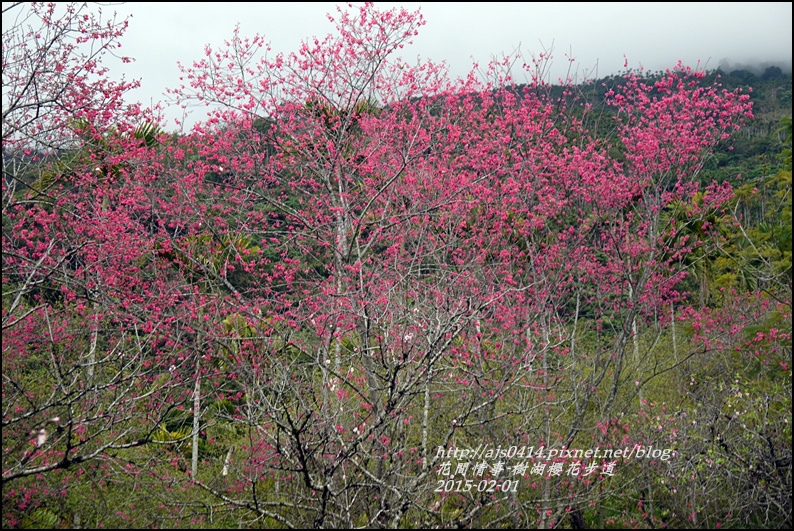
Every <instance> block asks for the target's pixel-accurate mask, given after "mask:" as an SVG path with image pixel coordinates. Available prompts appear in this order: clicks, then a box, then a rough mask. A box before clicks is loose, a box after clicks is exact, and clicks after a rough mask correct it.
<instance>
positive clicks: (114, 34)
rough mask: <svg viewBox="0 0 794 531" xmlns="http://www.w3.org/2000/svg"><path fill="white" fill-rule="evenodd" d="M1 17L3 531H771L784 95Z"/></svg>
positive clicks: (42, 8) (781, 504)
mask: <svg viewBox="0 0 794 531" xmlns="http://www.w3.org/2000/svg"><path fill="white" fill-rule="evenodd" d="M3 9H4V13H3V16H4V18H5V17H6V16H11V15H14V13H13V12H12V10H14V9H30V12H29V13H28V15H27V16H26V17H25V18H24V21H23V22H20V23H18V24H17V25H15V26H13V27H11V26H9V27H8V29H4V31H3V87H4V88H3V207H2V208H3V235H2V251H3V254H2V268H3V269H2V279H3V304H2V327H3V329H2V331H3V340H2V344H3V346H2V348H3V351H2V352H3V353H2V373H3V383H2V404H3V405H2V409H3V419H2V440H3V444H2V452H3V454H2V455H3V457H2V490H3V492H2V496H3V516H2V523H3V528H19V527H22V528H80V527H83V528H85V527H90V528H95V527H107V528H144V527H152V528H172V527H188V528H205V527H206V528H233V527H236V528H273V527H275V528H281V527H289V528H292V527H299V528H311V527H317V528H346V527H349V528H356V527H377V528H437V527H443V528H447V527H450V528H455V527H457V528H469V527H471V528H474V527H478V528H505V527H509V528H590V527H593V528H628V527H632V528H635V527H641V528H658V527H672V528H715V527H722V528H728V527H733V528H737V527H742V528H745V527H751V528H752V527H754V528H789V527H790V526H791V524H792V522H791V497H792V494H791V492H792V481H791V480H792V475H791V472H792V462H791V449H792V434H791V423H792V414H791V396H792V388H791V383H792V379H791V377H792V372H791V370H792V369H791V361H792V360H791V293H792V270H791V100H792V97H791V74H790V73H788V74H785V73H783V72H782V71H781V70H780V69H778V68H776V67H770V68H768V69H766V71H765V72H763V73H762V74H760V75H756V74H752V73H750V72H747V71H733V72H720V71H708V72H704V71H699V70H696V69H693V68H689V67H687V66H686V65H682V64H678V65H671V67H670V69H669V70H666V71H664V72H632V71H627V72H624V73H623V74H621V75H616V76H611V77H609V78H605V79H601V80H593V81H590V82H579V83H574V82H570V83H569V84H567V85H554V86H551V85H547V84H545V83H544V82H542V81H540V79H542V76H539V75H538V73H539V72H542V70H543V66H544V64H543V61H544V59H543V58H540V59H536V60H529V59H527V60H526V61H524V59H522V58H512V59H505V60H503V61H499V62H494V63H493V64H491V65H490V66H489V67H488V68H487V69H485V70H483V71H482V72H481V73H480V74H479V75H478V74H476V73H474V74H472V75H471V76H469V77H468V78H466V79H450V78H449V77H448V75H447V73H446V70H445V69H444V68H443V67H442V66H440V65H436V64H433V63H431V62H421V63H418V64H415V65H411V64H408V63H406V62H405V61H404V60H402V59H400V57H399V55H400V53H399V52H400V50H401V48H403V46H404V45H407V44H409V43H410V41H411V39H412V38H413V37H414V36H415V35H416V34H417V33H418V31H419V30H420V28H421V26H422V25H423V23H424V22H423V20H422V18H421V16H420V15H419V14H418V13H415V12H411V11H407V10H404V9H394V10H381V9H380V8H379V7H377V6H375V5H372V4H364V5H362V6H361V7H346V8H340V9H339V12H338V13H337V14H335V15H334V16H335V19H336V21H335V28H336V30H335V32H334V33H333V34H331V35H329V36H327V37H326V38H324V39H311V40H307V41H305V42H304V44H303V45H302V46H301V48H300V49H298V50H297V51H296V52H295V53H293V54H289V55H282V54H278V55H271V56H266V55H264V54H262V51H263V50H262V47H263V45H264V41H263V39H262V38H261V37H259V36H253V37H246V36H243V35H240V34H238V33H237V32H235V34H234V35H233V36H232V37H231V38H230V40H229V42H227V43H226V44H225V45H224V46H222V47H219V48H217V49H212V48H209V47H208V48H207V50H206V54H205V56H204V57H202V58H199V59H197V60H196V62H195V63H193V65H192V66H190V67H185V68H183V71H182V72H181V75H182V78H181V79H182V80H183V85H182V86H180V87H174V89H173V92H172V96H173V98H174V99H175V101H176V102H177V103H176V104H177V105H182V104H184V105H187V104H200V105H205V106H207V108H208V112H209V118H208V119H207V120H206V121H205V122H203V123H200V124H198V125H197V126H195V127H194V128H193V129H192V130H191V131H189V132H181V133H173V132H167V131H165V130H164V129H163V124H162V123H161V122H160V121H159V118H158V115H157V113H156V112H155V111H153V110H151V109H143V108H140V106H137V105H129V104H128V103H127V102H126V101H125V99H124V98H125V94H126V93H127V92H128V91H129V90H130V89H132V88H134V87H135V86H136V84H135V82H126V81H121V82H119V81H113V79H114V78H113V77H112V76H110V75H109V72H108V71H107V70H106V68H105V67H104V66H103V64H104V63H103V59H105V58H107V55H108V54H117V53H119V50H118V48H119V45H120V43H121V42H123V36H124V31H125V29H126V25H127V21H119V20H111V21H107V20H101V19H99V18H98V16H97V15H96V14H92V13H91V12H90V10H88V9H87V8H86V7H85V6H82V7H81V5H79V4H68V7H64V10H65V14H64V13H62V12H61V11H58V7H57V6H55V5H53V4H50V5H44V4H29V5H22V6H20V5H13V6H8V7H5V6H4V8H3ZM6 10H8V12H6ZM20 20H22V19H20ZM86 44H88V45H90V46H88V47H86V46H85V45H86ZM524 62H526V64H523V65H522V63H524Z"/></svg>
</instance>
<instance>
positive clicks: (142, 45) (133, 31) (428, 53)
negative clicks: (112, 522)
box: [102, 2, 792, 104]
mask: <svg viewBox="0 0 794 531" xmlns="http://www.w3.org/2000/svg"><path fill="white" fill-rule="evenodd" d="M375 4H376V6H382V7H384V8H390V7H394V6H397V5H401V6H404V7H406V8H408V9H411V10H414V9H421V12H422V14H423V15H424V17H425V19H426V21H427V23H426V25H425V26H423V27H422V28H421V29H420V33H419V35H418V36H417V37H416V39H415V41H414V45H413V46H411V47H407V48H404V49H403V50H402V52H403V53H402V56H403V57H404V58H406V59H407V60H409V61H411V62H414V61H415V59H416V56H417V55H420V56H421V57H422V58H428V59H432V60H433V61H436V62H441V61H446V62H447V64H448V66H449V68H450V71H451V73H452V74H453V75H454V76H464V75H465V74H467V73H468V71H469V70H470V67H471V64H472V60H476V61H478V62H480V63H486V62H487V61H488V60H489V59H490V58H491V57H492V56H494V55H500V54H501V53H504V52H506V53H509V52H511V51H513V50H515V49H516V48H520V49H521V50H522V51H524V52H525V53H528V54H538V53H541V52H543V51H544V49H550V48H552V47H553V50H554V57H555V61H554V63H553V65H554V66H555V69H554V70H553V71H552V76H553V79H552V81H553V80H555V79H556V78H557V77H559V76H561V75H564V73H565V69H567V64H568V63H567V61H566V58H565V55H566V54H570V55H572V56H573V57H574V58H575V59H576V64H577V65H578V67H579V70H580V72H582V71H586V72H588V73H589V72H592V71H594V69H595V68H596V67H597V73H598V75H599V76H604V75H610V74H614V73H617V72H619V71H621V70H622V69H623V64H624V56H625V57H626V58H627V59H628V64H629V67H631V68H638V67H639V66H640V65H642V66H644V67H645V68H647V69H650V70H660V69H665V68H668V67H672V66H674V65H675V63H676V61H677V60H679V59H680V60H682V61H684V63H686V64H688V65H691V66H696V65H697V63H698V62H700V64H701V65H705V66H706V68H716V67H718V66H720V64H721V63H722V64H724V62H725V61H728V62H730V64H731V65H746V64H759V63H774V64H779V65H780V66H782V67H784V68H786V69H787V70H788V71H790V68H791V67H790V65H791V55H792V39H791V27H792V12H791V11H792V9H791V6H792V4H791V2H754V3H751V2H735V3H725V2H718V3H706V2H687V3H684V2H651V3H646V2H628V3H618V2H595V3H584V2H553V3H552V2H515V3H513V2H491V3H485V2H466V3H462V2H461V3H458V2H376V3H375ZM336 5H337V4H336V3H333V2H289V3H287V2H250V3H242V2H225V3H221V2H206V3H204V2H184V3H176V2H157V3H154V2H129V3H121V4H111V5H107V4H104V7H103V8H102V9H103V11H105V12H112V11H114V10H115V11H116V12H117V13H118V15H119V16H126V15H132V17H131V19H130V26H129V29H128V31H127V33H126V35H125V36H124V37H123V39H122V43H123V48H122V53H123V54H124V55H129V56H131V57H133V58H135V62H134V63H132V64H128V65H119V66H121V67H123V68H124V69H125V75H126V77H127V78H128V79H129V78H139V79H140V80H141V83H142V87H141V88H140V89H138V90H136V91H135V92H134V93H133V94H131V96H132V98H133V99H138V100H140V101H141V102H142V103H144V104H148V103H149V102H150V101H157V100H160V99H162V98H163V92H164V90H165V89H166V87H176V86H178V84H179V79H178V78H179V72H178V69H177V66H176V63H177V61H181V62H182V63H183V64H188V65H189V64H191V63H192V61H193V60H196V59H200V58H202V56H203V49H204V46H205V44H210V45H212V46H213V47H218V46H220V45H221V44H222V43H223V41H224V40H225V39H228V38H230V37H231V35H232V31H233V30H234V27H235V25H236V24H239V25H240V32H241V35H242V36H253V35H254V34H256V33H259V34H261V35H263V36H264V37H265V40H266V41H268V42H269V43H270V44H271V46H272V48H273V51H274V52H292V51H295V50H297V48H298V45H299V43H300V41H301V40H303V39H306V38H310V37H314V36H318V37H323V36H325V35H326V34H328V33H330V32H332V31H333V26H332V24H331V23H330V22H329V21H328V19H327V18H326V14H327V13H332V14H336ZM114 68H115V67H114Z"/></svg>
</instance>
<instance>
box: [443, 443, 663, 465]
mask: <svg viewBox="0 0 794 531" xmlns="http://www.w3.org/2000/svg"><path fill="white" fill-rule="evenodd" d="M672 455H673V449H672V448H655V447H653V446H643V445H640V444H635V445H634V446H625V447H623V448H601V447H599V446H596V447H595V448H590V449H587V450H584V449H581V448H548V447H546V446H539V447H538V448H537V449H535V447H534V446H515V445H514V446H507V447H502V446H501V445H499V446H496V447H494V446H493V445H490V444H481V445H479V446H477V447H476V448H472V447H469V448H457V447H455V448H444V447H443V446H439V447H438V449H437V450H436V458H438V459H455V460H457V461H465V460H467V459H473V460H478V459H546V460H554V459H619V458H623V459H643V458H645V459H661V460H662V461H668V460H669V459H670V458H671V457H672Z"/></svg>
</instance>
